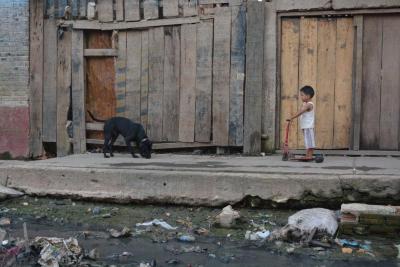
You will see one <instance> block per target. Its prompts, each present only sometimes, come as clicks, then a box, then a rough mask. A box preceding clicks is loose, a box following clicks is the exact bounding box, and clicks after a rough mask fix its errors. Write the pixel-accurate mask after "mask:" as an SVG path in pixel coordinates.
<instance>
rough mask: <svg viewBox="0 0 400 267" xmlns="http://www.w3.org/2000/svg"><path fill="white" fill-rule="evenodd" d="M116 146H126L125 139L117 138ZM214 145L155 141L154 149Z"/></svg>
mask: <svg viewBox="0 0 400 267" xmlns="http://www.w3.org/2000/svg"><path fill="white" fill-rule="evenodd" d="M87 143H88V144H97V145H101V144H103V143H104V140H101V139H87ZM115 145H116V146H122V147H125V146H126V144H125V141H123V140H121V139H117V141H116V142H115ZM207 147H214V146H213V145H212V144H208V143H184V142H176V143H154V144H153V150H163V149H166V150H169V149H182V148H207Z"/></svg>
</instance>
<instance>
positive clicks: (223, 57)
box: [212, 8, 232, 146]
mask: <svg viewBox="0 0 400 267" xmlns="http://www.w3.org/2000/svg"><path fill="white" fill-rule="evenodd" d="M231 23H232V21H231V9H230V8H218V9H217V10H216V14H215V19H214V54H213V104H212V107H213V120H212V121H213V127H212V128H213V135H212V136H213V143H214V144H215V145H218V146H227V145H228V144H229V89H230V88H229V87H230V86H229V80H230V53H231V51H230V46H231V34H230V32H231Z"/></svg>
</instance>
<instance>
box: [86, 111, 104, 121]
mask: <svg viewBox="0 0 400 267" xmlns="http://www.w3.org/2000/svg"><path fill="white" fill-rule="evenodd" d="M87 112H88V114H89V116H90V118H92V120H94V121H97V122H105V120H100V119H97V118H95V117H94V116H93V114H92V112H90V111H89V110H88V111H87Z"/></svg>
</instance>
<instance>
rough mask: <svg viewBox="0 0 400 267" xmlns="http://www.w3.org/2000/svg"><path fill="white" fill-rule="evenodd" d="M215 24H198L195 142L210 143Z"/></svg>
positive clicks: (206, 22) (203, 22)
mask: <svg viewBox="0 0 400 267" xmlns="http://www.w3.org/2000/svg"><path fill="white" fill-rule="evenodd" d="M212 45H213V22H212V21H210V20H208V21H202V22H201V23H199V24H197V62H196V122H195V123H196V125H195V141H196V142H210V140H211V139H210V138H211V115H212V113H211V97H212V51H213V48H212Z"/></svg>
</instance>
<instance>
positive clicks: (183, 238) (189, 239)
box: [178, 234, 196, 242]
mask: <svg viewBox="0 0 400 267" xmlns="http://www.w3.org/2000/svg"><path fill="white" fill-rule="evenodd" d="M178 240H179V241H182V242H194V241H196V238H195V237H194V236H192V235H189V234H185V235H179V236H178Z"/></svg>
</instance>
